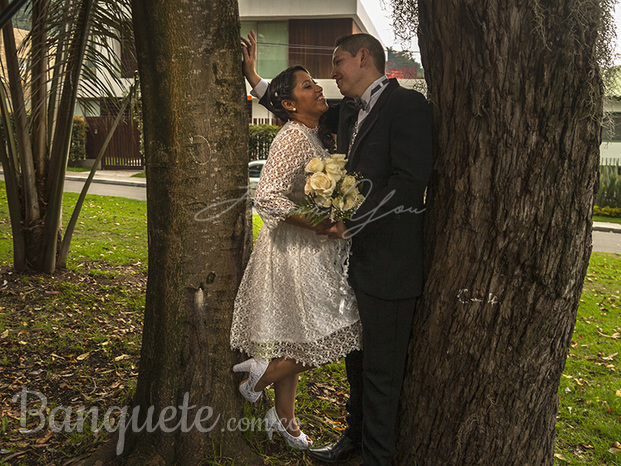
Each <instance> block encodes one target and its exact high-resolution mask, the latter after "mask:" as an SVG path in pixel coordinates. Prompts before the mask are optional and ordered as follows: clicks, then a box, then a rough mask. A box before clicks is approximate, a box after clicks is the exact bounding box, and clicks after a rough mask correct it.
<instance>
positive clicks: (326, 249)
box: [231, 43, 362, 450]
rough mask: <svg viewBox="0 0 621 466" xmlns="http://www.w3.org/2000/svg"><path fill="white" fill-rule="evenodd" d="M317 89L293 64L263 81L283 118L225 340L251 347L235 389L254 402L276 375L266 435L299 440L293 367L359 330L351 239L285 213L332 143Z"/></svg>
mask: <svg viewBox="0 0 621 466" xmlns="http://www.w3.org/2000/svg"><path fill="white" fill-rule="evenodd" d="M246 44H247V43H246ZM248 47H249V45H245V47H244V56H245V60H248V57H249V51H248ZM250 53H251V52H250ZM322 91H323V89H322V88H321V87H320V86H318V85H317V83H316V82H315V81H314V80H313V79H312V78H311V76H310V75H309V73H308V71H306V69H304V68H303V67H301V66H293V67H290V68H288V69H286V70H285V71H283V72H281V73H280V74H279V75H278V76H276V77H275V78H274V79H273V80H272V82H271V83H270V85H269V88H268V91H267V92H268V94H267V95H268V100H269V107H270V110H271V111H272V112H273V113H274V114H275V115H276V116H277V117H278V118H280V119H281V120H283V121H286V123H285V124H284V126H283V127H282V128H281V130H280V131H279V133H278V134H277V135H276V137H275V138H274V141H273V143H272V145H271V147H270V152H269V157H268V159H267V162H266V164H265V167H264V169H263V172H262V174H261V178H260V180H259V183H258V185H257V190H256V193H255V197H254V205H255V208H256V209H257V211H258V212H259V214H260V215H261V218H262V219H263V221H264V228H262V229H261V232H260V233H259V236H258V238H257V242H256V245H255V247H254V250H253V252H252V255H251V257H250V260H249V262H248V265H247V268H246V270H245V272H244V276H243V278H242V282H241V284H240V287H239V290H238V293H237V297H236V299H235V309H234V313H233V322H232V328H231V348H233V349H239V350H241V351H243V352H245V353H247V354H248V355H250V356H251V359H248V360H246V361H244V362H243V363H240V364H237V365H236V366H235V367H234V368H233V370H234V371H236V372H248V376H247V379H246V380H245V381H244V382H243V383H242V384H241V385H240V386H239V390H240V392H241V394H242V395H243V396H244V398H246V399H247V400H248V401H250V402H254V401H256V400H258V399H259V397H260V396H261V393H262V390H263V389H264V388H265V387H267V386H268V385H270V384H274V395H275V406H274V407H273V408H272V409H270V410H269V411H268V413H267V414H266V417H265V420H266V426H267V427H266V428H267V432H268V436H269V437H270V438H271V436H272V433H273V431H274V430H277V431H279V432H280V433H281V434H282V435H283V436H284V438H285V440H286V441H287V443H288V444H289V445H290V446H292V447H295V448H299V449H301V450H303V449H306V448H308V446H309V445H310V444H311V443H312V442H311V440H310V439H309V438H308V437H307V436H306V435H305V434H304V433H303V432H302V431H301V430H300V428H299V426H298V425H297V422H296V419H295V392H296V388H297V384H298V375H299V373H300V372H303V371H305V370H308V369H310V368H313V367H317V366H319V365H322V364H326V363H328V362H332V361H336V360H338V359H340V358H341V357H343V356H345V355H346V354H347V353H349V352H351V351H353V350H356V349H360V348H361V333H362V327H361V324H360V318H359V316H358V310H357V307H356V302H355V297H354V293H353V291H352V289H351V288H350V286H349V284H348V283H347V257H348V254H349V242H348V241H349V240H328V239H326V238H325V237H324V236H319V235H317V234H316V233H315V231H316V230H319V229H322V228H326V226H327V225H326V224H325V222H324V223H322V224H320V225H318V226H316V227H313V226H311V225H310V224H309V223H308V222H307V221H306V220H305V219H304V218H303V217H300V216H297V215H292V214H291V212H292V210H293V209H294V207H295V205H296V203H298V202H300V201H302V200H303V199H304V184H305V178H306V173H305V171H304V168H305V166H306V164H307V163H308V162H309V161H310V160H311V159H313V158H316V157H320V158H321V157H326V156H327V155H328V153H329V152H328V149H327V147H330V146H332V147H333V146H334V141H333V139H332V138H331V135H329V134H325V135H324V134H323V132H322V129H321V128H320V124H319V119H320V117H321V116H322V115H323V114H324V113H325V112H326V110H327V109H328V105H327V103H326V100H325V98H324V96H323V93H322ZM322 141H324V142H322Z"/></svg>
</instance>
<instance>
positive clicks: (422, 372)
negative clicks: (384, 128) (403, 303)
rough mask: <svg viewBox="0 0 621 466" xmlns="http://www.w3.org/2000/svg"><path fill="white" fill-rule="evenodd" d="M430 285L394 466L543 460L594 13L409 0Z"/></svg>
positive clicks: (583, 252)
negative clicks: (426, 131) (422, 134)
mask: <svg viewBox="0 0 621 466" xmlns="http://www.w3.org/2000/svg"><path fill="white" fill-rule="evenodd" d="M419 14H420V20H419V21H420V23H419V43H420V46H421V52H422V59H423V66H424V69H425V77H426V79H427V82H428V86H429V96H430V99H431V101H432V104H433V115H434V153H435V162H434V172H433V174H432V180H431V182H430V187H429V191H428V209H427V216H428V217H427V220H426V221H427V224H426V225H427V238H426V241H427V253H428V254H427V258H426V262H427V270H428V274H427V281H426V285H425V291H424V294H423V297H422V300H421V302H420V303H419V307H418V309H417V314H416V317H415V321H414V324H413V334H412V335H413V337H412V342H411V347H410V352H409V362H408V368H407V376H406V382H405V385H404V392H403V397H402V407H403V410H402V418H401V420H400V444H399V451H398V464H413V462H414V461H416V462H418V464H421V465H435V464H452V465H471V464H481V465H492V464H498V465H499V464H502V465H524V464H533V465H534V464H537V465H539V464H552V463H553V453H554V434H555V415H556V412H557V407H558V385H559V380H560V376H561V373H562V370H563V368H564V365H565V359H566V357H567V352H568V347H569V344H570V341H571V336H572V332H573V328H574V324H575V320H576V312H577V307H578V302H579V298H580V294H581V290H582V283H583V279H584V276H585V274H586V269H587V265H588V261H589V257H590V253H591V227H592V221H591V216H592V206H593V202H594V196H595V192H596V189H597V182H598V181H597V180H598V178H597V176H598V175H597V173H598V171H597V169H598V164H599V145H600V133H601V118H602V82H601V79H600V72H599V66H598V63H597V51H596V44H597V43H598V31H599V29H600V28H601V15H602V12H601V9H600V8H599V4H598V2H595V1H594V2H588V6H587V3H585V2H584V1H579V0H563V1H556V2H539V1H537V0H524V1H518V2H513V1H506V0H420V1H419Z"/></svg>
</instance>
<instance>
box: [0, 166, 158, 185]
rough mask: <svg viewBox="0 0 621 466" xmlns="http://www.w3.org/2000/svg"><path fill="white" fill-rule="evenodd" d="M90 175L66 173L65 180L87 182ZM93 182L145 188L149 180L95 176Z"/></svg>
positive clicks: (0, 173) (2, 172)
mask: <svg viewBox="0 0 621 466" xmlns="http://www.w3.org/2000/svg"><path fill="white" fill-rule="evenodd" d="M0 175H2V176H4V171H3V170H0ZM86 178H88V176H78V175H66V176H65V180H69V181H82V182H85V181H86ZM91 183H102V184H116V185H119V186H133V187H135V188H145V187H146V186H147V181H146V180H144V181H140V180H123V179H111V178H97V177H96V176H95V178H93V180H92V181H91Z"/></svg>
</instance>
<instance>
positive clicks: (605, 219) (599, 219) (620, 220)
mask: <svg viewBox="0 0 621 466" xmlns="http://www.w3.org/2000/svg"><path fill="white" fill-rule="evenodd" d="M593 221H594V222H606V223H621V218H618V217H603V216H601V215H593Z"/></svg>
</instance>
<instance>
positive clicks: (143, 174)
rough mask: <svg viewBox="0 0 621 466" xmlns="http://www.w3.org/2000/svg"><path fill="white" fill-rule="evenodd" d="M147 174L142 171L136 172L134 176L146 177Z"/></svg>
mask: <svg viewBox="0 0 621 466" xmlns="http://www.w3.org/2000/svg"><path fill="white" fill-rule="evenodd" d="M146 177H147V174H146V173H145V172H140V173H136V174H135V175H132V178H146Z"/></svg>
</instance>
